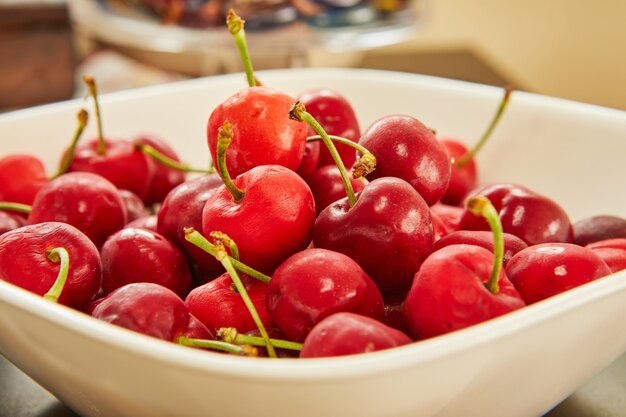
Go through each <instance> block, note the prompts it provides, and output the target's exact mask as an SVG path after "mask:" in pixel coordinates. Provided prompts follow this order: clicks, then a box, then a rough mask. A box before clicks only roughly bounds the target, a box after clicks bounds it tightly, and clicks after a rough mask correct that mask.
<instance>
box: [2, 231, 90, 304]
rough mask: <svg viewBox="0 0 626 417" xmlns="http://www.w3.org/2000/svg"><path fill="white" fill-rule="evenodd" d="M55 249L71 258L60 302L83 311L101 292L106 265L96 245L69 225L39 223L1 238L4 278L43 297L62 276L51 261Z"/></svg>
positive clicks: (8, 233) (57, 265) (57, 266)
mask: <svg viewBox="0 0 626 417" xmlns="http://www.w3.org/2000/svg"><path fill="white" fill-rule="evenodd" d="M54 248H64V249H65V250H66V251H67V253H68V255H69V258H70V266H69V272H68V276H67V281H66V283H65V286H64V287H63V290H62V292H61V296H60V297H59V300H58V301H59V303H61V304H64V305H67V306H69V307H73V308H76V309H79V310H82V309H83V308H85V307H86V306H87V305H88V304H89V302H91V300H92V299H93V298H94V297H95V295H96V293H97V292H98V290H99V289H100V282H101V280H102V265H101V262H100V256H99V254H98V250H97V249H96V247H95V246H94V244H93V243H92V242H91V241H90V240H89V238H87V236H85V235H84V234H83V233H81V232H80V231H79V230H77V229H76V228H75V227H73V226H70V225H69V224H66V223H59V222H45V223H39V224H35V225H30V226H24V227H21V228H18V229H15V230H12V231H10V232H7V233H5V234H3V235H2V236H0V279H3V280H5V281H8V282H11V283H12V284H15V285H18V286H20V287H22V288H24V289H27V290H28V291H31V292H33V293H35V294H38V295H42V296H43V295H44V294H46V293H47V292H48V290H50V288H51V287H52V285H53V284H54V282H55V280H56V278H57V276H58V273H59V263H58V262H53V261H51V260H50V259H49V258H48V253H49V251H50V250H51V249H54Z"/></svg>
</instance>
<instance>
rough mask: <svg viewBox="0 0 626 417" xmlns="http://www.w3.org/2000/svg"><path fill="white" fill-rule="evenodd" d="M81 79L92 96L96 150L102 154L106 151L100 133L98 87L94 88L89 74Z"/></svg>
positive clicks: (102, 136) (93, 82)
mask: <svg viewBox="0 0 626 417" xmlns="http://www.w3.org/2000/svg"><path fill="white" fill-rule="evenodd" d="M83 81H84V82H85V84H87V88H89V94H90V95H91V97H93V102H94V106H95V108H96V121H97V122H98V148H97V152H98V154H99V155H104V154H105V153H106V151H107V150H106V146H105V144H104V134H103V133H102V116H101V115H100V103H99V101H98V89H97V88H96V80H95V79H94V78H93V77H92V76H90V75H85V76H84V77H83Z"/></svg>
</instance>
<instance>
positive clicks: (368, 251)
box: [313, 177, 434, 293]
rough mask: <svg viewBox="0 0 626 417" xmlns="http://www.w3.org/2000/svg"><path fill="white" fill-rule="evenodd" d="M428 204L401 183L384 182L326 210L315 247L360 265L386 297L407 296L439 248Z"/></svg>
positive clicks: (318, 224) (376, 182)
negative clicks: (403, 293) (415, 277)
mask: <svg viewBox="0 0 626 417" xmlns="http://www.w3.org/2000/svg"><path fill="white" fill-rule="evenodd" d="M433 240H434V237H433V225H432V221H431V216H430V211H429V209H428V205H427V204H426V202H425V201H424V199H423V198H422V197H421V196H420V195H419V193H418V192H417V191H415V189H414V188H413V187H412V186H411V185H410V184H409V183H407V182H406V181H404V180H402V179H400V178H393V177H387V178H379V179H376V180H374V181H372V182H370V183H369V184H368V185H367V186H366V187H365V188H364V189H363V191H361V192H360V193H359V194H358V201H357V203H356V204H355V205H354V207H352V208H350V206H349V204H348V200H347V198H344V199H341V200H339V201H337V202H335V203H333V204H331V205H329V206H328V207H326V208H325V209H324V210H323V211H322V212H321V213H320V215H319V216H318V218H317V220H316V222H315V229H314V233H313V245H314V246H315V247H318V248H326V249H330V250H334V251H337V252H341V253H343V254H346V255H348V256H349V257H350V258H352V259H354V260H355V261H356V262H357V263H358V264H359V265H360V266H361V267H362V268H363V269H364V270H365V272H366V273H367V274H368V275H369V276H370V277H371V278H372V279H373V280H374V281H375V282H376V285H377V286H378V288H380V290H381V291H382V292H383V293H389V292H396V291H403V290H407V289H408V288H409V287H410V286H411V282H412V280H413V275H414V274H415V272H416V271H417V269H418V268H419V266H420V264H421V263H422V261H423V260H424V259H425V258H426V256H428V255H429V254H430V252H431V251H432V247H433Z"/></svg>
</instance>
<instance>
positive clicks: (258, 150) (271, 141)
mask: <svg viewBox="0 0 626 417" xmlns="http://www.w3.org/2000/svg"><path fill="white" fill-rule="evenodd" d="M294 101H295V100H294V99H293V98H291V97H289V96H288V95H287V94H284V93H281V92H278V91H276V90H272V89H270V88H267V87H249V88H246V89H243V90H240V91H239V92H237V93H236V94H235V95H233V96H232V97H230V98H228V99H227V100H226V101H225V102H223V103H222V104H220V105H219V106H217V107H216V108H215V110H213V112H212V113H211V116H210V117H209V121H208V126H207V141H208V145H209V150H210V152H211V156H212V157H213V160H214V161H216V160H217V143H218V131H219V129H220V127H221V126H222V125H223V124H224V121H229V122H230V123H231V124H232V126H233V137H232V144H231V145H230V146H229V148H228V150H227V158H226V159H227V161H226V163H227V166H228V171H229V172H230V175H231V176H232V177H233V178H234V177H236V176H238V175H240V174H242V173H244V172H246V171H248V170H250V169H251V168H253V167H257V166H260V165H268V164H272V165H273V164H275V165H282V166H284V167H286V168H288V169H290V170H292V171H295V170H297V169H298V167H299V166H300V163H301V161H302V156H303V155H304V148H305V145H306V135H307V126H306V125H305V124H304V123H299V122H297V121H294V120H291V119H290V118H289V110H290V109H291V106H292V105H293V103H294Z"/></svg>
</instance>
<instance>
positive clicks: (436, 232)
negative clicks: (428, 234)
mask: <svg viewBox="0 0 626 417" xmlns="http://www.w3.org/2000/svg"><path fill="white" fill-rule="evenodd" d="M430 219H431V221H432V223H433V241H434V242H437V241H438V240H439V239H441V238H442V237H444V236H446V235H448V234H449V233H450V230H449V229H448V225H447V224H446V222H445V221H444V220H443V219H442V218H441V217H439V215H438V214H437V213H435V212H434V211H432V210H431V211H430Z"/></svg>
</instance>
